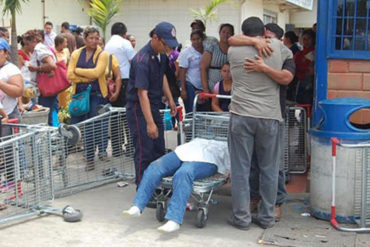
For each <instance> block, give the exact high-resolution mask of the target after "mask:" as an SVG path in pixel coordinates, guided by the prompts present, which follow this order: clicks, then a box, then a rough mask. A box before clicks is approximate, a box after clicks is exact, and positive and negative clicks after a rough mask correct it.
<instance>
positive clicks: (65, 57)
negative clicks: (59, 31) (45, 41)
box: [54, 47, 70, 64]
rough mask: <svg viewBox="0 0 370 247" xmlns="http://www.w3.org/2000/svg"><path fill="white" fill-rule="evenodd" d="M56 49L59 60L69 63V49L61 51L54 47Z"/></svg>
mask: <svg viewBox="0 0 370 247" xmlns="http://www.w3.org/2000/svg"><path fill="white" fill-rule="evenodd" d="M54 50H55V56H56V57H57V60H58V62H59V61H64V62H65V63H66V64H68V59H69V55H70V54H69V50H68V48H64V49H63V50H62V51H61V52H59V51H57V50H56V49H55V47H54Z"/></svg>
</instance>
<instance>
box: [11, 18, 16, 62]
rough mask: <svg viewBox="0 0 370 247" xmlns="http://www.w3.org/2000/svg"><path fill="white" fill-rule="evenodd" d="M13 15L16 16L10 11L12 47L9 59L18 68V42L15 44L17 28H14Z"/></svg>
mask: <svg viewBox="0 0 370 247" xmlns="http://www.w3.org/2000/svg"><path fill="white" fill-rule="evenodd" d="M15 15H16V13H15V11H12V12H11V16H12V22H11V24H12V32H11V42H12V45H11V54H10V58H11V62H12V63H13V64H15V65H16V66H18V42H17V26H16V20H15V19H16V17H15Z"/></svg>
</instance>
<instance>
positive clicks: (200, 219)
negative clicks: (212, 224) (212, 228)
mask: <svg viewBox="0 0 370 247" xmlns="http://www.w3.org/2000/svg"><path fill="white" fill-rule="evenodd" d="M207 219H208V216H207V213H206V212H205V209H204V208H199V209H198V213H197V222H196V223H195V225H196V227H199V228H203V227H205V226H206V225H207Z"/></svg>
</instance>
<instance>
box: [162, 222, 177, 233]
mask: <svg viewBox="0 0 370 247" xmlns="http://www.w3.org/2000/svg"><path fill="white" fill-rule="evenodd" d="M179 229H180V224H179V223H176V222H175V221H172V220H169V221H167V223H166V224H164V225H163V226H161V227H158V231H160V232H166V233H170V232H175V231H178V230H179Z"/></svg>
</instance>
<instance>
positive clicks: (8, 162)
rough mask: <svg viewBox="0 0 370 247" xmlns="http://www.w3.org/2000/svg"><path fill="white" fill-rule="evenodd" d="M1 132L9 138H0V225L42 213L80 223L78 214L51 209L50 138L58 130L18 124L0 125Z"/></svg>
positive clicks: (68, 207)
mask: <svg viewBox="0 0 370 247" xmlns="http://www.w3.org/2000/svg"><path fill="white" fill-rule="evenodd" d="M13 122H14V121H13ZM67 129H68V128H65V130H64V131H66V130H67ZM1 130H2V133H3V134H4V132H8V134H9V135H6V136H3V137H1V138H0V173H1V193H0V204H1V207H2V208H1V209H2V210H0V223H7V222H9V221H13V220H18V219H22V218H25V217H30V216H34V215H41V214H45V213H51V214H59V215H62V216H63V217H64V219H65V220H66V221H69V222H75V221H79V220H80V219H81V218H82V213H81V211H80V210H75V209H73V208H72V207H70V206H66V207H65V208H64V209H57V208H53V207H52V206H51V203H52V201H53V199H54V181H53V169H52V155H53V147H52V146H53V144H52V138H53V135H55V133H56V132H58V130H56V131H54V129H52V128H50V127H47V126H40V125H39V126H27V125H19V124H2V126H1ZM64 133H66V132H64ZM66 134H67V133H66ZM69 134H70V133H68V136H69ZM59 137H61V136H59ZM77 138H78V137H77Z"/></svg>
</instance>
